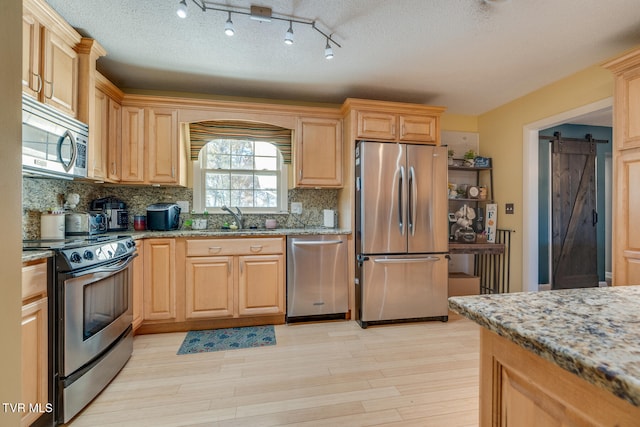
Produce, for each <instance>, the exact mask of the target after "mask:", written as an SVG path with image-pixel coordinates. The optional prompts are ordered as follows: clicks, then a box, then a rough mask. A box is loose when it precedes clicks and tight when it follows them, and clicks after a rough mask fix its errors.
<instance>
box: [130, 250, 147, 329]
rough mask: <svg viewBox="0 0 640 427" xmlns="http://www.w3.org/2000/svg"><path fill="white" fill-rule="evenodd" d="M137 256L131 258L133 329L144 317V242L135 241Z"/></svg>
mask: <svg viewBox="0 0 640 427" xmlns="http://www.w3.org/2000/svg"><path fill="white" fill-rule="evenodd" d="M136 246H137V248H136V250H137V253H138V256H137V257H135V258H134V259H133V321H132V324H133V330H134V331H135V330H136V329H137V328H138V327H139V326H140V325H141V324H142V321H143V319H144V297H143V296H144V243H143V241H142V240H138V241H137V242H136Z"/></svg>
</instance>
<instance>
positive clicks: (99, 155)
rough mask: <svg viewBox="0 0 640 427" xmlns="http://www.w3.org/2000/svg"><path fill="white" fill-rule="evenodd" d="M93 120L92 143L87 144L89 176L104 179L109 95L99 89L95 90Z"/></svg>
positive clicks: (106, 163)
mask: <svg viewBox="0 0 640 427" xmlns="http://www.w3.org/2000/svg"><path fill="white" fill-rule="evenodd" d="M94 98H95V101H94V102H95V104H94V108H95V122H94V123H93V126H92V128H91V134H92V135H91V139H92V141H91V142H92V144H91V145H90V146H89V152H90V155H89V159H90V160H89V161H90V164H89V171H88V175H89V177H90V178H94V179H98V180H104V179H106V177H107V168H108V157H107V156H108V154H107V153H108V151H107V150H108V144H109V97H108V96H107V95H106V94H105V93H104V92H102V91H101V90H99V89H96V90H95V97H94Z"/></svg>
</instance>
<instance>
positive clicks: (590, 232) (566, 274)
mask: <svg viewBox="0 0 640 427" xmlns="http://www.w3.org/2000/svg"><path fill="white" fill-rule="evenodd" d="M551 163H552V171H553V174H552V218H553V219H552V257H553V267H552V268H553V281H552V288H553V289H567V288H587V287H595V286H598V262H597V261H598V245H597V235H596V224H597V219H598V215H597V212H596V143H595V142H590V141H575V140H574V141H568V140H563V139H562V138H559V139H556V140H554V141H553V151H552V162H551Z"/></svg>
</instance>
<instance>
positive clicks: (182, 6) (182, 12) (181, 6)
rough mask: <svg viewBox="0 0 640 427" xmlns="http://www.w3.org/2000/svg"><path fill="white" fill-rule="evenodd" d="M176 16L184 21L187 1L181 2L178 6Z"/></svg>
mask: <svg viewBox="0 0 640 427" xmlns="http://www.w3.org/2000/svg"><path fill="white" fill-rule="evenodd" d="M176 14H177V15H178V16H179V17H180V18H182V19H184V18H186V17H187V0H182V1H181V2H180V4H179V5H178V10H176Z"/></svg>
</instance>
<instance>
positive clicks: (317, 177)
mask: <svg viewBox="0 0 640 427" xmlns="http://www.w3.org/2000/svg"><path fill="white" fill-rule="evenodd" d="M294 161H295V186H296V187H342V121H341V120H338V119H317V118H301V119H299V120H298V124H297V130H296V146H295V160H294Z"/></svg>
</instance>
